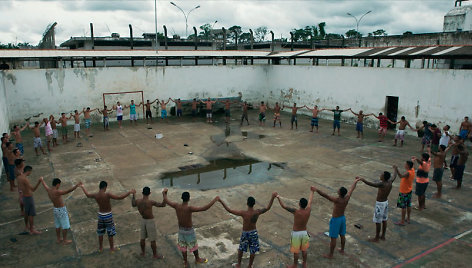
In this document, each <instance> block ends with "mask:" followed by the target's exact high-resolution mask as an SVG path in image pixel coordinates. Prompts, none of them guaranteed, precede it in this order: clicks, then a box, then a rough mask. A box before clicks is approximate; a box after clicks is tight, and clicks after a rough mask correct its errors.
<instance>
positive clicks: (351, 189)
mask: <svg viewBox="0 0 472 268" xmlns="http://www.w3.org/2000/svg"><path fill="white" fill-rule="evenodd" d="M359 181H360V179H358V178H356V180H355V181H354V183H353V184H352V185H351V188H350V189H349V191H348V192H347V194H346V199H347V200H349V199H350V198H351V195H352V192H354V189H356V185H357V183H358V182H359Z"/></svg>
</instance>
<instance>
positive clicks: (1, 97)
mask: <svg viewBox="0 0 472 268" xmlns="http://www.w3.org/2000/svg"><path fill="white" fill-rule="evenodd" d="M4 75H5V73H3V72H0V77H1V79H2V81H0V134H2V133H5V132H6V133H9V132H10V131H8V128H9V125H10V117H9V115H8V106H7V101H6V99H7V96H6V90H5V83H4V82H3V81H4V79H3V78H4V77H3V76H4ZM0 154H2V152H1V151H0ZM2 157H3V154H2ZM0 167H2V169H3V162H2V163H0ZM0 173H1V172H0Z"/></svg>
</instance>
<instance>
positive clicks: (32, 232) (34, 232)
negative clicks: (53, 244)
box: [30, 229, 41, 235]
mask: <svg viewBox="0 0 472 268" xmlns="http://www.w3.org/2000/svg"><path fill="white" fill-rule="evenodd" d="M30 234H33V235H34V234H41V232H40V231H36V230H35V229H32V230H31V231H30Z"/></svg>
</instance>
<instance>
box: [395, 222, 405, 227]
mask: <svg viewBox="0 0 472 268" xmlns="http://www.w3.org/2000/svg"><path fill="white" fill-rule="evenodd" d="M394 224H395V225H398V226H405V223H404V222H401V221H399V222H394Z"/></svg>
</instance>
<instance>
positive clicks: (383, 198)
mask: <svg viewBox="0 0 472 268" xmlns="http://www.w3.org/2000/svg"><path fill="white" fill-rule="evenodd" d="M396 178H397V173H396V171H394V176H393V179H391V180H390V172H387V171H384V172H383V173H382V174H381V175H380V181H378V182H370V181H367V180H366V179H364V178H361V179H360V180H361V181H362V182H364V183H365V184H367V185H369V186H371V187H375V188H378V191H377V201H376V202H375V210H374V218H373V221H374V223H375V238H372V239H369V241H370V242H379V239H382V240H385V232H386V231H387V220H388V195H389V194H390V192H391V191H392V183H393V182H394V181H395V179H396ZM381 224H382V236H380V227H381Z"/></svg>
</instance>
